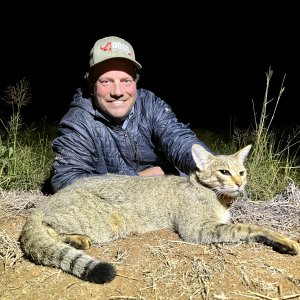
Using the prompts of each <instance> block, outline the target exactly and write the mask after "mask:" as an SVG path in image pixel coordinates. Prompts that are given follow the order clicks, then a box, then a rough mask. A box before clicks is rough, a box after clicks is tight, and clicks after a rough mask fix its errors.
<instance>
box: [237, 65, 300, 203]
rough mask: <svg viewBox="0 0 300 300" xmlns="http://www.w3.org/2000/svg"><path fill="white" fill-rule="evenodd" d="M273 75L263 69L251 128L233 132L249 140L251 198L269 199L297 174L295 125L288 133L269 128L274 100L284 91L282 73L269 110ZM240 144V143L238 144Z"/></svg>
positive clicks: (243, 140) (240, 139)
mask: <svg viewBox="0 0 300 300" xmlns="http://www.w3.org/2000/svg"><path fill="white" fill-rule="evenodd" d="M272 75H273V71H272V70H271V68H270V69H269V71H268V72H267V73H266V89H265V94H264V99H263V104H262V109H261V114H260V119H259V122H257V120H256V117H255V116H256V114H255V109H253V110H254V119H255V120H254V121H255V129H254V130H253V129H251V128H249V129H248V130H246V131H245V132H243V134H236V139H237V140H238V144H247V143H252V144H253V146H254V147H253V150H252V155H251V157H250V159H249V161H248V165H247V168H248V174H249V175H248V177H249V184H248V194H249V196H250V198H251V199H253V200H268V199H272V198H273V197H274V196H275V195H276V194H277V193H279V192H282V191H283V190H284V189H285V188H286V186H287V185H288V179H289V178H295V179H297V178H299V166H297V163H299V161H298V159H297V154H298V152H299V143H300V130H299V128H295V129H293V130H292V132H291V133H288V132H287V129H286V128H285V129H284V130H283V131H282V132H281V133H280V132H279V131H278V130H276V129H272V127H271V124H272V122H273V119H274V117H275V113H276V110H277V107H278V103H279V101H280V99H281V96H282V94H283V92H284V89H285V88H284V80H285V76H284V77H283V80H282V84H281V87H280V90H279V92H278V96H277V98H276V103H275V106H274V108H273V111H272V113H271V114H269V112H268V109H269V104H270V103H271V102H272V101H274V99H271V100H269V88H270V81H271V78H272ZM239 146H240V145H239Z"/></svg>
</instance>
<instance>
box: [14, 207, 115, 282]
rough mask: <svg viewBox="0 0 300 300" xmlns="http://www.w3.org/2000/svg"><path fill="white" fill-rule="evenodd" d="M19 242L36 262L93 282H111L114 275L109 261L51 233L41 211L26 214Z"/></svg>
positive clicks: (27, 255) (26, 254)
mask: <svg viewBox="0 0 300 300" xmlns="http://www.w3.org/2000/svg"><path fill="white" fill-rule="evenodd" d="M19 241H20V246H21V249H22V251H23V252H24V254H25V256H26V257H27V258H29V259H30V260H31V261H33V262H34V263H36V264H39V265H44V266H50V267H55V268H59V269H62V270H63V271H65V272H67V273H69V274H72V275H74V276H77V277H78V278H80V279H82V280H86V281H89V282H94V283H106V282H110V281H112V280H113V279H114V278H115V276H116V269H115V267H114V266H113V265H112V264H110V263H106V262H102V261H99V260H97V259H95V258H93V257H92V256H89V255H87V254H85V253H84V252H83V251H82V250H78V249H75V248H73V247H72V246H70V245H68V244H66V243H64V242H63V241H61V240H60V239H59V238H58V237H57V238H55V237H53V236H52V235H50V234H49V227H48V226H47V225H46V224H43V214H42V213H41V212H34V213H33V214H31V215H30V216H29V218H28V219H27V221H26V223H25V225H24V227H23V229H22V232H21V235H20V238H19Z"/></svg>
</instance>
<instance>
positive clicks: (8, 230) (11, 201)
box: [0, 186, 300, 300]
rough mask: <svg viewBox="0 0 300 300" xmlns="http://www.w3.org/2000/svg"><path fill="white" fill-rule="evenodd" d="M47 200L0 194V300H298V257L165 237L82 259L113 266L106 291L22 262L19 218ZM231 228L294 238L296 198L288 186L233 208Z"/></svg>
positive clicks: (133, 240) (143, 238) (299, 214)
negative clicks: (256, 228) (239, 225)
mask: <svg viewBox="0 0 300 300" xmlns="http://www.w3.org/2000/svg"><path fill="white" fill-rule="evenodd" d="M47 197H50V196H45V195H43V194H41V193H40V192H38V191H32V192H26V193H25V192H18V193H17V192H3V191H2V193H1V190H0V203H1V204H0V263H1V265H0V299H7V300H8V299H14V300H17V299H22V300H23V299H30V300H34V299H47V300H50V299H61V300H63V299H85V300H86V299H105V300H106V299H108V300H113V299H118V300H120V299H121V300H142V299H149V300H152V299H153V300H154V299H155V300H167V299H176V300H177V299H178V300H179V299H191V300H192V299H218V300H223V299H224V300H225V299H232V300H235V299H272V300H275V299H282V300H283V299H300V255H298V256H291V255H284V254H280V253H277V252H275V251H273V249H272V248H270V247H267V246H264V245H261V244H256V243H252V244H235V245H231V244H221V245H195V244H189V243H185V242H183V241H182V240H181V239H180V238H179V237H178V235H177V234H176V233H174V232H171V231H169V230H161V231H155V232H150V233H147V234H144V235H132V236H129V237H127V238H126V239H122V240H119V241H115V242H113V243H111V244H109V245H106V246H101V247H96V246H93V247H92V248H91V249H89V250H88V251H87V252H88V253H89V254H91V255H93V256H95V257H98V258H100V259H101V260H104V261H108V262H111V263H113V264H115V265H116V268H117V272H118V276H117V277H116V278H115V279H114V280H113V281H112V282H111V283H108V284H104V285H99V284H93V283H88V282H84V281H82V280H80V279H78V278H76V277H74V276H72V275H69V274H66V273H64V272H62V271H60V270H57V269H53V268H49V267H44V266H37V265H35V264H33V263H32V262H30V261H28V260H26V259H25V258H24V257H23V256H22V252H21V251H20V248H19V245H18V241H17V240H18V235H19V233H20V230H21V228H22V226H23V224H24V222H25V220H26V216H27V215H28V213H29V212H30V210H31V208H32V207H34V205H35V203H37V202H38V201H46V200H47ZM231 210H232V214H233V221H234V222H244V223H253V224H259V225H261V226H266V227H269V228H273V229H274V230H277V231H280V232H282V233H285V234H287V235H289V236H290V237H291V238H292V239H295V240H298V241H299V237H300V191H299V189H297V188H295V187H294V186H290V187H289V188H288V189H287V191H285V192H284V193H283V194H282V195H279V196H278V197H275V198H274V199H272V200H271V201H270V202H268V203H258V202H255V203H254V202H251V201H250V200H249V199H244V198H243V199H241V200H239V201H237V202H236V203H235V204H234V205H233V206H232V208H231Z"/></svg>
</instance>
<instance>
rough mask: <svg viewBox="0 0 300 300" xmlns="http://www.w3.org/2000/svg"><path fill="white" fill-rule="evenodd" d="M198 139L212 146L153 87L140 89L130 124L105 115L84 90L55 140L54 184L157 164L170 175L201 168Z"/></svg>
mask: <svg viewBox="0 0 300 300" xmlns="http://www.w3.org/2000/svg"><path fill="white" fill-rule="evenodd" d="M194 143H197V144H200V145H202V146H203V147H205V148H207V146H206V145H205V144H204V143H203V142H201V141H200V140H199V139H198V138H197V137H196V135H195V133H194V132H193V131H192V130H191V129H190V128H189V127H187V126H186V125H184V124H182V123H180V122H179V121H178V119H177V118H176V116H175V114H174V112H173V111H172V110H171V108H170V106H169V105H168V104H167V103H166V102H164V101H163V100H161V99H160V98H158V97H157V96H155V95H154V94H153V93H152V92H150V91H147V90H144V89H138V92H137V99H136V102H135V104H134V107H133V109H132V111H131V113H130V115H129V116H128V118H127V121H126V128H125V129H124V126H120V125H116V124H113V123H112V122H111V121H109V120H108V119H107V118H105V116H104V115H102V114H101V112H99V111H98V110H97V109H96V108H95V106H94V105H93V103H92V100H91V99H90V98H84V97H83V95H82V92H81V90H80V89H78V90H77V93H76V94H75V96H74V99H73V101H72V103H71V105H70V109H69V110H68V112H67V113H66V114H65V115H64V116H63V118H62V119H61V121H60V123H59V137H57V138H56V139H55V140H54V141H53V143H52V148H53V151H54V152H55V154H56V157H55V160H54V162H53V168H54V175H53V177H52V187H53V190H54V192H56V191H57V190H59V189H61V188H63V187H64V186H66V185H68V184H70V183H72V182H74V181H75V180H77V179H79V178H82V177H87V176H97V175H100V174H105V173H116V174H126V175H138V172H139V171H142V170H144V169H146V168H149V167H153V166H160V167H161V168H162V169H163V170H164V172H165V174H179V172H182V173H185V174H188V173H189V172H190V171H191V170H193V169H195V167H196V166H195V163H194V161H193V159H192V155H191V146H192V144H194ZM208 150H209V149H208Z"/></svg>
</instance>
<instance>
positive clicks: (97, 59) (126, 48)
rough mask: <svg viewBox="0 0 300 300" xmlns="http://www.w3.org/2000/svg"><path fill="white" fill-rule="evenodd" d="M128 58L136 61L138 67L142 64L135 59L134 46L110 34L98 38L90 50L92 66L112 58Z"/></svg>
mask: <svg viewBox="0 0 300 300" xmlns="http://www.w3.org/2000/svg"><path fill="white" fill-rule="evenodd" d="M117 57H121V58H126V59H128V60H130V61H132V62H133V63H134V65H135V66H136V68H137V69H141V68H142V66H141V65H140V64H139V63H138V62H137V61H136V60H135V54H134V50H133V48H132V46H131V45H130V44H129V43H128V42H126V41H125V40H123V39H121V38H119V37H116V36H109V37H105V38H103V39H100V40H98V41H97V42H96V43H95V45H94V47H93V48H92V49H91V52H90V68H92V67H93V66H95V65H96V64H99V63H101V62H103V61H106V60H108V59H111V58H117Z"/></svg>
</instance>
